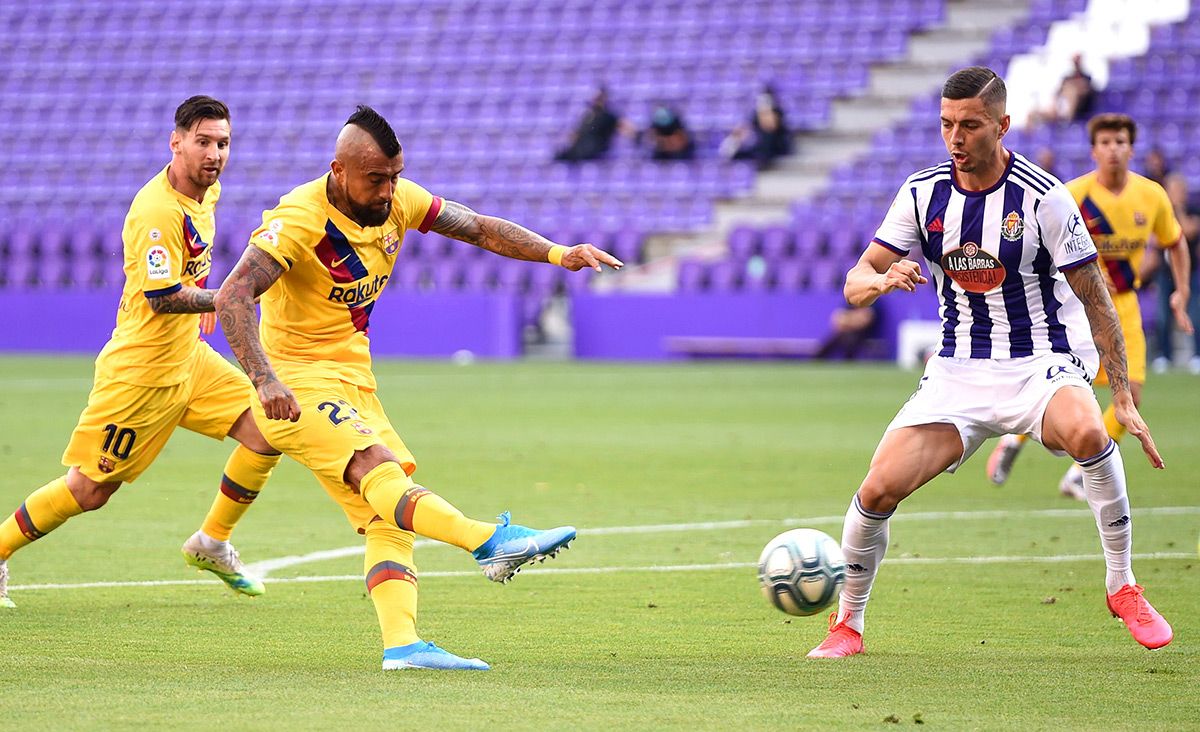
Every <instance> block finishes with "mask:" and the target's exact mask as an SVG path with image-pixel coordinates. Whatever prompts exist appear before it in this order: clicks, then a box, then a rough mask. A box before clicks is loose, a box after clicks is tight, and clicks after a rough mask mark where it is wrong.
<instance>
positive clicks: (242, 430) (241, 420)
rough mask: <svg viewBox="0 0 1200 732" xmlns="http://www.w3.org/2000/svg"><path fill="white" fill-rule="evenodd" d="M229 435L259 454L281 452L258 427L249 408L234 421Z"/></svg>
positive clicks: (276, 453)
mask: <svg viewBox="0 0 1200 732" xmlns="http://www.w3.org/2000/svg"><path fill="white" fill-rule="evenodd" d="M229 436H230V437H232V438H233V439H235V440H237V441H238V442H240V443H241V444H242V447H245V448H246V449H247V450H250V451H251V452H256V453H258V454H259V455H278V454H279V451H278V450H276V449H275V448H274V447H271V443H269V442H267V438H265V437H263V434H262V432H260V431H259V429H258V424H257V423H255V421H254V415H253V414H251V413H250V410H249V409H247V410H246V411H244V412H242V413H241V415H239V416H238V418H237V420H235V421H234V423H233V426H232V427H230V428H229Z"/></svg>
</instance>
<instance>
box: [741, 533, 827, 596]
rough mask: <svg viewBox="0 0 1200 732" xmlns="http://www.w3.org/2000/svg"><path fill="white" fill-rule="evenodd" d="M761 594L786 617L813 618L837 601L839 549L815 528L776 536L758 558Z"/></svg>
mask: <svg viewBox="0 0 1200 732" xmlns="http://www.w3.org/2000/svg"><path fill="white" fill-rule="evenodd" d="M758 581H759V584H761V585H762V592H763V595H764V596H765V597H766V598H767V600H769V601H770V602H771V604H772V605H774V606H775V607H777V608H779V609H780V610H782V611H783V612H785V613H787V614H788V615H815V614H816V613H819V612H821V611H822V610H824V609H825V608H827V607H829V605H830V604H831V603H832V602H833V601H834V600H835V599H837V595H838V591H839V590H841V588H842V585H843V584H844V583H845V581H846V559H845V557H843V556H842V548H841V547H840V546H838V543H837V542H836V541H834V540H833V538H832V537H830V536H829V535H828V534H826V533H824V532H822V531H817V530H816V529H792V530H791V531H785V532H783V533H782V534H780V535H779V536H776V537H775V538H774V539H771V541H769V542H767V545H766V546H765V547H764V548H763V550H762V554H761V555H760V556H759V558H758Z"/></svg>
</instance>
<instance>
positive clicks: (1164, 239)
mask: <svg viewBox="0 0 1200 732" xmlns="http://www.w3.org/2000/svg"><path fill="white" fill-rule="evenodd" d="M1154 201H1155V206H1154V238H1155V239H1157V240H1158V241H1157V243H1158V247H1159V248H1160V249H1170V248H1171V247H1173V246H1175V245H1176V244H1178V243H1179V237H1181V236H1183V227H1182V226H1180V225H1179V219H1177V218H1175V208H1174V207H1173V206H1171V199H1170V198H1167V192H1166V191H1165V190H1163V187H1162V186H1160V185H1157V184H1156V185H1155V186H1154Z"/></svg>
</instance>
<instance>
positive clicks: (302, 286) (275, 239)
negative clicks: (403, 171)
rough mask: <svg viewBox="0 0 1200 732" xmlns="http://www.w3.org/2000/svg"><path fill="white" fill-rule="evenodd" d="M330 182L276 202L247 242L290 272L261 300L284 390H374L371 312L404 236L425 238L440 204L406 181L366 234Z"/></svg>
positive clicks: (265, 334)
mask: <svg viewBox="0 0 1200 732" xmlns="http://www.w3.org/2000/svg"><path fill="white" fill-rule="evenodd" d="M329 175H330V174H328V173H326V174H325V175H323V176H321V177H320V178H318V179H317V180H314V181H310V182H308V183H305V184H304V185H302V186H299V187H297V188H295V189H293V190H292V191H291V192H290V193H288V194H287V195H285V196H284V197H283V198H281V199H279V205H278V206H276V207H275V208H273V209H271V210H270V211H265V212H263V222H262V226H260V227H259V228H258V229H256V230H255V231H254V233H253V234H252V235H251V237H250V243H251V244H252V245H253V246H256V247H258V248H259V249H261V250H263V251H264V252H266V253H267V254H269V255H271V257H273V258H274V259H275V261H277V262H279V263H280V264H281V265H283V267H284V269H285V270H287V271H286V272H285V273H284V274H283V276H282V277H280V278H279V280H278V281H277V282H276V283H275V284H274V285H272V286H271V289H269V290H267V291H266V292H265V293H264V294H263V296H262V303H261V304H262V326H261V328H260V333H261V336H262V343H263V348H264V350H266V352H267V355H268V356H269V357H270V359H271V363H272V365H274V367H275V370H276V371H277V372H278V373H279V375H280V378H282V379H284V381H285V382H286V381H287V380H288V379H289V378H296V377H303V376H305V375H310V374H311V375H317V374H319V375H323V376H329V375H332V376H335V377H336V378H338V379H341V380H342V381H345V382H347V383H350V384H355V385H357V386H360V387H363V388H365V389H372V390H373V389H374V388H375V376H374V374H372V373H371V351H370V345H369V341H368V338H367V328H368V325H369V321H370V318H371V310H372V308H374V307H375V301H376V299H378V298H379V295H380V293H382V292H383V288H384V287H385V286H386V285H387V281H388V279H389V278H390V277H391V276H392V267H393V266H394V265H395V263H396V256H397V255H398V254H399V253H400V247H401V245H402V243H403V242H404V234H405V232H406V231H408V230H409V229H417V230H419V231H420V232H421V233H425V232H426V231H428V230H429V227H430V226H432V225H433V222H434V220H435V219H436V218H437V215H438V213H439V212H440V211H441V208H442V199H440V198H436V197H434V196H432V195H430V193H429V192H428V191H426V190H425V189H424V188H422V187H421V186H419V185H417V184H416V183H413V182H412V181H409V180H405V179H403V178H402V179H400V181H399V182H398V183H397V185H396V193H395V195H394V196H393V198H392V212H391V214H390V215H389V216H388V220H387V222H386V223H385V224H384V225H383V226H372V227H367V228H363V227H361V226H359V225H358V224H356V223H354V222H353V221H351V220H350V219H349V218H347V217H346V215H345V214H343V213H342V212H341V211H338V210H337V209H336V208H335V207H334V206H333V204H331V203H330V202H329V198H328V196H327V195H326V182H327V180H328V178H329Z"/></svg>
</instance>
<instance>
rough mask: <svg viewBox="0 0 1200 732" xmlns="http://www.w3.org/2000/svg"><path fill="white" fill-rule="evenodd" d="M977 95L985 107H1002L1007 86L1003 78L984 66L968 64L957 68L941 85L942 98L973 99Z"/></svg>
mask: <svg viewBox="0 0 1200 732" xmlns="http://www.w3.org/2000/svg"><path fill="white" fill-rule="evenodd" d="M975 97H979V98H980V99H982V100H983V104H984V106H985V107H991V106H993V105H999V106H1000V108H1001V109H1004V105H1005V103H1006V102H1007V101H1008V88H1007V87H1005V86H1004V79H1001V78H1000V75H999V74H997V73H996V72H995V71H992V70H991V69H989V68H988V67H986V66H968V67H967V68H965V69H959V70H958V71H955V72H954V73H953V74H951V75H950V78H949V79H946V83H945V84H943V85H942V98H943V99H974V98H975Z"/></svg>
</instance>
